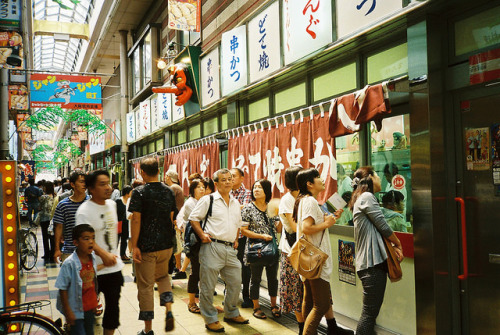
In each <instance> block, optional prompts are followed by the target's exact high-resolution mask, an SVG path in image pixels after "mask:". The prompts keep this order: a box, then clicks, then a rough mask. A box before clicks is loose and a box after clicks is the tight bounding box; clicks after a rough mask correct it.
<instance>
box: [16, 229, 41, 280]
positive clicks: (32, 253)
mask: <svg viewBox="0 0 500 335" xmlns="http://www.w3.org/2000/svg"><path fill="white" fill-rule="evenodd" d="M18 244H19V256H20V258H21V266H22V267H23V268H24V269H25V270H26V271H30V270H31V269H33V268H34V267H35V265H36V261H37V259H38V240H37V238H36V235H35V233H33V232H32V231H31V228H21V229H19V239H18Z"/></svg>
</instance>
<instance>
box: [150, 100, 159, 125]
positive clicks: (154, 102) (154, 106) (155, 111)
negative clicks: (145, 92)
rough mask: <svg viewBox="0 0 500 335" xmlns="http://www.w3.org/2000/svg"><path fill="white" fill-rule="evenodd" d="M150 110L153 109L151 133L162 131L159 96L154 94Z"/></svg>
mask: <svg viewBox="0 0 500 335" xmlns="http://www.w3.org/2000/svg"><path fill="white" fill-rule="evenodd" d="M149 101H150V104H151V106H150V108H151V132H152V133H154V132H155V131H157V130H158V129H160V125H159V124H158V95H157V94H153V95H152V96H151V97H150V98H149Z"/></svg>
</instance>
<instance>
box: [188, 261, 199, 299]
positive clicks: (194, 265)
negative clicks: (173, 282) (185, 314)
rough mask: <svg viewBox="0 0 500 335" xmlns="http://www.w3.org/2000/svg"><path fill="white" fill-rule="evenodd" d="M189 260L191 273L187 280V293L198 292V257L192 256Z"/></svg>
mask: <svg viewBox="0 0 500 335" xmlns="http://www.w3.org/2000/svg"><path fill="white" fill-rule="evenodd" d="M190 260H191V274H190V275H189V280H188V287H187V292H188V293H194V294H197V293H199V289H198V283H199V282H200V259H199V257H192V258H190Z"/></svg>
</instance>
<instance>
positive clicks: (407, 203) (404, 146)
mask: <svg viewBox="0 0 500 335" xmlns="http://www.w3.org/2000/svg"><path fill="white" fill-rule="evenodd" d="M371 149H372V150H371V151H372V154H371V161H372V166H373V167H374V169H375V171H376V172H377V174H378V175H379V176H380V179H381V181H382V191H381V192H380V193H379V194H378V198H379V200H380V203H381V207H382V210H383V212H384V215H385V217H386V220H387V222H388V223H389V225H390V226H391V227H392V229H393V230H395V231H400V232H413V225H412V221H413V219H412V196H411V157H410V116H409V115H408V114H405V115H399V116H394V117H390V118H386V119H384V120H383V122H382V129H381V130H380V132H377V129H376V127H375V124H374V123H371Z"/></svg>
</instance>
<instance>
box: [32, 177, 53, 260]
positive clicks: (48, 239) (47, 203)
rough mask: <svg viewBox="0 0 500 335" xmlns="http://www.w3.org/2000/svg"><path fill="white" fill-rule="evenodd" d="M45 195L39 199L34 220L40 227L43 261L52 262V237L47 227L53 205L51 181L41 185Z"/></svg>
mask: <svg viewBox="0 0 500 335" xmlns="http://www.w3.org/2000/svg"><path fill="white" fill-rule="evenodd" d="M43 189H44V192H45V194H44V195H42V196H41V197H40V212H38V216H37V217H36V219H35V222H36V221H39V222H38V223H39V224H40V227H42V241H43V257H42V258H43V259H44V260H45V262H47V263H50V262H52V255H53V253H54V236H52V235H50V234H49V226H50V220H51V212H52V206H53V205H54V198H55V197H56V192H54V184H53V183H52V182H51V181H46V182H45V183H44V185H43Z"/></svg>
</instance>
